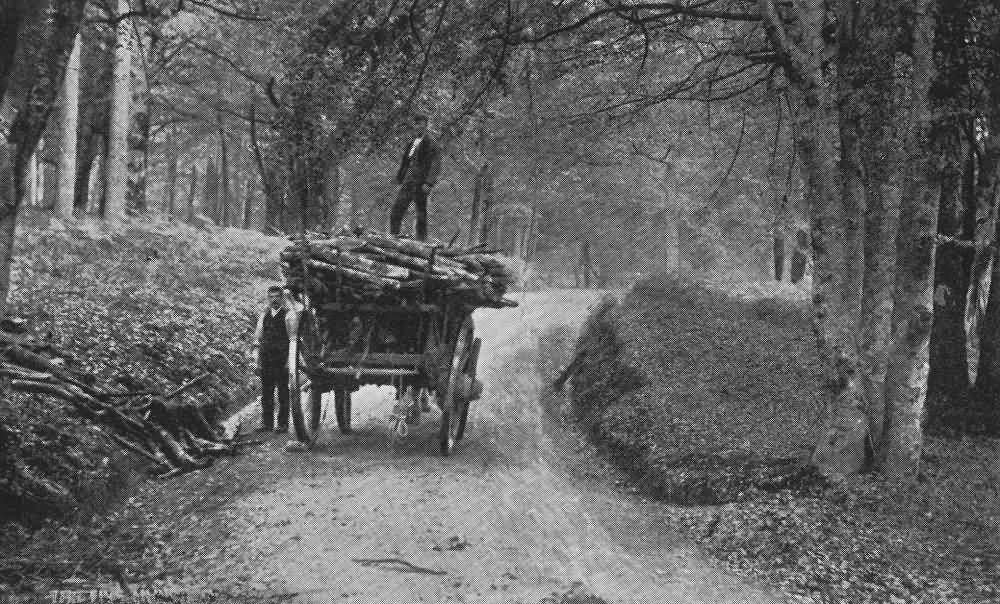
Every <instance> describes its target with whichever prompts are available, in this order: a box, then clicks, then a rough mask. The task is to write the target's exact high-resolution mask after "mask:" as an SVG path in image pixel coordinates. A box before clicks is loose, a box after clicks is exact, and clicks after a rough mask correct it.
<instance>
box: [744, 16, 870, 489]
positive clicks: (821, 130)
mask: <svg viewBox="0 0 1000 604" xmlns="http://www.w3.org/2000/svg"><path fill="white" fill-rule="evenodd" d="M760 8H761V14H762V16H763V18H764V23H765V27H766V29H767V32H768V36H769V38H770V39H771V41H772V43H774V44H775V46H776V47H777V48H778V49H779V52H781V53H782V55H783V56H784V58H785V61H786V65H787V67H786V72H787V73H788V76H789V79H790V80H791V83H792V86H793V88H794V89H795V90H796V91H797V94H798V95H799V96H800V97H801V99H802V104H803V108H802V111H801V112H800V115H799V117H798V118H797V119H798V122H799V123H798V124H797V128H796V141H795V143H796V147H797V148H798V150H799V157H801V158H802V166H803V170H804V172H805V176H806V188H807V195H808V196H809V200H810V202H811V203H810V234H811V238H812V252H813V262H814V266H813V286H812V287H813V310H814V317H815V318H814V328H815V331H816V337H817V343H818V346H819V348H820V351H821V355H822V357H823V359H824V363H825V364H826V367H827V369H826V371H827V386H828V388H829V394H828V400H827V401H826V405H825V411H824V419H823V424H822V429H821V430H822V432H821V434H820V435H819V438H818V442H817V445H816V449H815V450H814V452H813V463H814V464H815V465H816V466H817V467H818V468H819V469H820V471H821V472H823V473H824V474H828V475H829V474H840V475H845V474H854V473H857V472H859V471H860V470H861V469H862V468H863V467H864V464H865V461H866V445H867V438H868V427H869V422H868V416H867V413H866V407H865V404H864V400H863V394H862V391H861V385H860V379H859V359H858V347H857V337H856V336H857V329H858V320H859V314H860V302H861V275H862V271H861V264H862V258H861V247H860V237H859V236H860V224H859V223H860V210H861V208H860V207H859V202H860V200H859V199H858V198H857V197H856V196H855V194H854V191H855V189H854V184H853V183H852V184H851V191H852V192H851V194H850V195H848V196H846V197H845V196H843V195H842V193H843V192H844V191H845V189H844V181H842V180H841V178H840V174H839V172H838V165H837V156H838V153H837V141H838V138H839V135H840V129H839V119H838V113H837V111H836V109H837V107H836V105H835V102H836V101H838V100H840V99H839V98H836V97H835V95H834V91H833V90H831V84H830V83H829V82H828V81H827V78H826V76H825V73H824V65H823V63H824V56H825V54H826V46H825V41H824V40H825V38H824V32H823V28H824V26H825V23H826V3H825V2H823V1H822V0H806V1H804V2H802V3H799V4H796V6H795V7H794V8H795V11H796V17H797V18H796V25H797V31H796V32H795V33H796V34H797V35H795V36H791V35H790V34H789V31H787V29H786V25H785V23H784V20H783V19H782V17H781V16H780V15H779V13H778V10H777V7H776V5H775V3H774V2H773V0H761V2H760Z"/></svg>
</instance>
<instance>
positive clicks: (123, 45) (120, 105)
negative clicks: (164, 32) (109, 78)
mask: <svg viewBox="0 0 1000 604" xmlns="http://www.w3.org/2000/svg"><path fill="white" fill-rule="evenodd" d="M128 10H129V5H128V0H118V5H117V9H116V14H118V15H124V14H126V13H127V12H128ZM112 86H113V89H112V95H111V125H110V127H109V130H110V134H109V136H110V141H109V144H108V162H107V169H106V170H105V178H106V179H107V185H106V195H107V200H106V201H105V207H104V212H105V218H107V219H108V220H110V221H120V220H124V219H125V212H126V209H127V207H128V190H129V167H128V165H129V156H130V152H129V140H128V139H129V130H130V127H131V116H132V35H131V23H130V22H129V19H122V20H121V21H119V22H118V30H117V41H116V43H115V65H114V77H113V84H112Z"/></svg>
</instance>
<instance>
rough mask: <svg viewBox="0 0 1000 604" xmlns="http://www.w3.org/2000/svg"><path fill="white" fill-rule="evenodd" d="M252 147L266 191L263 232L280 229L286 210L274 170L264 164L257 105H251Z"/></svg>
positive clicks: (262, 184) (262, 185)
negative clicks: (258, 127)
mask: <svg viewBox="0 0 1000 604" xmlns="http://www.w3.org/2000/svg"><path fill="white" fill-rule="evenodd" d="M250 146H251V147H253V155H254V161H256V163H257V172H258V173H259V175H260V184H261V187H262V188H263V189H264V220H263V224H262V225H261V227H262V230H266V229H276V228H277V227H278V217H279V216H280V215H281V214H282V212H283V210H284V203H283V201H282V199H281V192H280V191H279V190H278V185H277V183H276V182H275V179H274V174H273V172H272V170H271V169H269V168H268V167H267V166H266V165H265V164H264V153H263V151H262V150H261V147H260V139H259V138H258V135H257V105H256V103H251V104H250Z"/></svg>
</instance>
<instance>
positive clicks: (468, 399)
mask: <svg viewBox="0 0 1000 604" xmlns="http://www.w3.org/2000/svg"><path fill="white" fill-rule="evenodd" d="M482 345H483V341H482V340H481V339H479V338H476V339H474V340H473V341H472V350H470V351H469V360H468V361H467V362H466V364H465V371H464V375H463V377H464V378H465V379H463V380H462V385H463V386H464V392H463V396H462V401H463V403H462V415H461V416H460V417H459V418H458V430H457V431H456V433H455V440H456V441H459V440H462V437H464V436H465V424H466V422H468V421H469V407H470V406H471V405H472V401H473V400H474V399H477V398H479V396H478V394H477V393H476V392H475V389H476V365H478V364H479V349H480V348H482Z"/></svg>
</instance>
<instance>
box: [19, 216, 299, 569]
mask: <svg viewBox="0 0 1000 604" xmlns="http://www.w3.org/2000/svg"><path fill="white" fill-rule="evenodd" d="M281 244H282V242H281V240H279V239H276V238H266V237H262V236H260V235H257V234H253V233H244V232H240V231H236V230H232V229H212V230H202V229H194V228H192V227H189V226H187V225H182V224H177V223H172V222H169V221H162V220H154V219H144V218H137V219H135V220H134V221H133V222H132V223H130V224H129V225H127V226H125V227H122V228H119V229H115V230H114V231H109V230H108V229H107V228H106V227H105V225H104V224H103V223H101V222H97V221H69V222H62V221H52V220H50V219H49V218H47V217H46V216H45V215H28V216H25V217H24V220H23V221H22V224H21V225H20V233H19V237H18V240H17V243H16V263H15V265H14V267H13V278H14V287H13V291H12V294H11V308H10V314H12V315H14V316H18V317H22V318H24V319H26V320H27V323H26V325H27V330H28V332H29V333H30V334H31V335H32V336H34V337H35V338H38V339H40V340H42V341H44V342H45V343H47V344H48V345H49V351H50V354H53V355H55V356H56V357H57V358H59V359H61V360H62V362H64V363H66V364H67V365H69V366H71V367H74V368H76V369H78V370H81V371H83V372H87V373H89V374H90V375H92V376H93V379H94V382H95V384H96V385H99V386H107V387H111V388H114V389H116V390H147V389H149V390H153V391H158V392H165V391H168V390H170V389H172V388H173V387H176V386H177V385H179V384H181V383H184V382H185V381H187V380H190V379H192V378H194V377H196V376H199V375H202V374H205V373H207V374H209V377H208V379H206V380H204V381H202V382H200V383H199V384H198V385H197V386H195V387H193V388H191V389H189V390H187V391H185V392H184V394H183V395H182V396H184V397H188V398H190V399H193V400H197V401H199V402H203V403H208V404H209V405H210V407H211V408H213V409H214V410H215V412H216V414H217V415H218V416H220V417H221V416H222V415H224V414H225V413H226V412H227V411H230V410H232V409H234V408H236V407H238V406H241V405H243V404H246V403H247V402H249V401H250V400H251V398H252V397H253V396H255V392H254V387H255V386H254V379H253V373H252V369H251V363H250V360H249V355H248V351H249V346H248V345H249V342H250V339H251V336H252V332H253V319H254V313H255V311H256V306H257V304H259V303H260V300H261V299H262V297H263V296H262V294H261V291H262V289H263V288H264V287H265V286H266V285H267V284H270V283H273V282H276V281H277V280H278V279H279V278H280V270H279V267H278V263H277V249H278V247H279V246H280V245H281ZM0 426H2V427H3V428H4V434H3V436H4V438H3V442H2V443H0V453H2V464H0V466H2V468H3V469H5V470H9V468H11V467H14V466H15V465H17V466H18V467H21V468H27V469H28V471H30V472H31V473H32V474H33V475H35V476H40V477H42V478H44V479H45V480H48V481H51V482H52V483H55V484H57V485H59V486H60V487H62V488H64V489H65V490H66V491H67V492H68V494H69V496H68V497H67V498H66V499H65V500H64V501H60V502H59V503H58V504H53V505H52V506H51V507H48V506H38V505H31V506H29V505H26V504H25V500H24V498H23V496H24V495H26V494H25V493H22V492H21V491H19V490H18V489H19V485H18V484H17V483H16V481H13V480H11V479H10V477H11V474H10V473H9V472H5V474H4V476H3V477H0V489H2V490H3V493H4V496H3V497H2V499H3V505H2V506H0V522H3V523H4V526H3V527H2V528H0V531H2V533H3V535H4V538H3V539H2V541H0V557H3V558H4V559H6V560H7V561H8V562H7V563H5V565H4V566H3V567H2V568H0V584H7V585H8V586H16V585H17V584H18V583H20V582H23V581H24V580H25V579H32V578H38V577H44V576H46V575H53V576H54V575H62V576H65V574H66V571H67V568H65V567H66V565H67V564H71V563H77V562H78V561H79V560H81V559H86V558H87V557H88V556H90V561H89V563H92V564H98V565H99V564H100V559H101V556H93V555H92V554H93V553H94V552H93V551H90V550H91V549H93V548H98V549H96V550H95V551H100V549H99V548H100V547H101V531H102V530H103V529H102V526H103V525H102V520H101V517H102V515H103V514H104V512H106V511H107V510H108V509H110V508H111V507H113V506H114V505H115V503H116V502H117V501H118V500H119V499H120V497H121V495H122V494H123V493H125V492H127V490H128V488H129V487H130V486H131V485H133V484H135V483H136V482H138V481H141V480H145V479H146V476H145V473H144V464H143V463H142V462H141V460H138V459H135V458H133V457H132V456H130V455H128V454H126V453H124V452H123V451H122V449H121V447H120V446H119V445H117V443H115V442H114V441H113V440H111V439H110V436H109V435H108V434H107V433H106V432H105V431H102V430H99V429H97V428H95V427H94V426H92V425H89V424H88V423H87V422H85V421H84V420H82V419H80V418H79V417H77V416H75V415H74V414H73V413H71V412H69V407H68V405H67V404H65V403H63V402H62V401H60V400H58V399H54V398H51V397H47V396H43V395H29V394H23V393H18V392H13V391H10V390H9V389H7V388H4V396H3V397H2V400H0ZM88 552H89V553H88ZM84 566H86V565H84Z"/></svg>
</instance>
